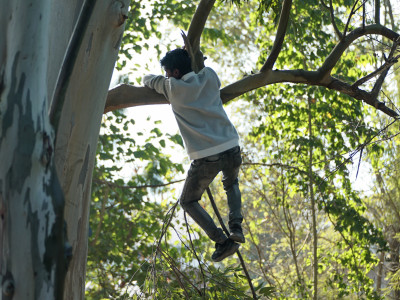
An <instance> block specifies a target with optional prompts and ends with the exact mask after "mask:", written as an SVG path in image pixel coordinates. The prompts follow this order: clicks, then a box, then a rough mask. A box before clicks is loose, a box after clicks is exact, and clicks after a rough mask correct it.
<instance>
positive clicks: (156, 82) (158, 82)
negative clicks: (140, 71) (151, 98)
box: [143, 75, 171, 101]
mask: <svg viewBox="0 0 400 300" xmlns="http://www.w3.org/2000/svg"><path fill="white" fill-rule="evenodd" d="M143 83H144V85H145V86H147V87H149V88H151V89H153V90H155V91H156V92H157V93H159V94H163V95H164V96H165V97H166V98H167V100H168V101H169V97H170V95H171V82H170V80H169V79H168V78H165V77H164V76H161V75H145V76H144V77H143Z"/></svg>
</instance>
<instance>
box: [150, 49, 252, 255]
mask: <svg viewBox="0 0 400 300" xmlns="http://www.w3.org/2000/svg"><path fill="white" fill-rule="evenodd" d="M160 63H161V66H162V67H163V68H164V70H165V72H166V76H165V77H164V76H162V75H146V76H144V78H143V82H144V85H145V86H147V87H149V88H151V89H154V90H155V91H157V92H158V93H160V94H163V95H164V96H165V97H166V98H167V100H168V102H169V103H170V104H171V107H172V110H173V112H174V115H175V118H176V121H177V123H178V127H179V130H180V133H181V135H182V138H183V141H184V144H185V149H186V151H187V153H188V155H189V158H190V159H191V160H192V163H191V165H190V168H189V170H188V173H187V177H186V180H185V184H184V187H183V190H182V194H181V196H180V198H179V202H180V204H181V206H182V208H183V209H184V210H185V212H186V213H188V214H189V216H190V217H191V218H192V219H193V220H194V221H195V222H196V223H197V224H198V225H199V226H200V227H201V228H202V229H203V230H204V231H205V232H206V234H207V235H208V236H209V238H210V239H211V240H213V241H214V242H215V248H216V249H215V252H214V253H213V254H212V257H211V258H212V260H213V261H216V262H217V261H221V260H223V259H224V258H226V257H228V256H230V255H232V254H233V253H235V252H236V250H237V249H238V248H239V244H237V243H236V242H239V243H244V242H245V238H244V235H243V231H242V226H241V223H242V221H243V216H242V214H241V193H240V190H239V183H238V173H239V168H240V165H241V163H242V158H241V152H240V147H239V136H238V134H237V132H236V129H235V127H234V126H233V125H232V123H231V122H230V120H229V118H228V116H227V114H226V112H225V110H224V108H223V106H222V100H221V97H220V91H219V89H220V86H221V82H220V80H219V78H218V75H217V74H216V73H215V72H214V70H212V69H211V68H209V67H204V68H203V69H202V70H201V71H200V72H199V73H198V74H196V73H195V72H193V71H192V67H191V60H190V57H189V54H188V52H187V51H186V50H184V49H175V50H172V51H169V52H167V54H166V55H165V56H164V57H163V58H162V59H161V61H160ZM221 171H222V174H223V178H222V183H223V186H224V190H225V192H226V195H227V202H228V207H229V230H230V235H229V237H227V236H226V235H225V234H224V232H223V230H222V229H221V228H218V227H217V226H216V225H215V223H214V221H213V219H212V218H211V216H210V215H209V214H208V213H207V212H206V211H205V210H204V209H203V208H202V207H201V206H200V204H199V201H200V199H201V196H202V194H203V192H204V191H205V190H206V188H207V187H208V186H209V184H210V183H211V182H212V181H213V180H214V178H215V177H216V175H217V174H218V173H219V172H221Z"/></svg>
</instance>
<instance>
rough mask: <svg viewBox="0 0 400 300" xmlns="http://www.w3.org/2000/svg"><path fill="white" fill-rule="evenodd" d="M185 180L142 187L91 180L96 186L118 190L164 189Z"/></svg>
mask: <svg viewBox="0 0 400 300" xmlns="http://www.w3.org/2000/svg"><path fill="white" fill-rule="evenodd" d="M184 180H185V179H179V180H175V181H170V182H167V183H161V184H144V185H136V186H133V185H121V184H116V183H113V182H109V181H105V180H100V179H93V182H95V183H98V184H105V185H107V186H109V187H113V188H119V189H145V188H159V187H164V186H168V185H171V184H175V183H178V182H182V181H184Z"/></svg>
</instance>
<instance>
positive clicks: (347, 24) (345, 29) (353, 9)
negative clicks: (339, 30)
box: [342, 0, 367, 38]
mask: <svg viewBox="0 0 400 300" xmlns="http://www.w3.org/2000/svg"><path fill="white" fill-rule="evenodd" d="M358 1H359V0H356V1H355V2H354V4H353V7H352V8H351V11H350V15H349V17H348V19H347V23H346V26H345V28H344V31H343V35H342V38H344V37H346V33H347V30H348V29H349V26H350V21H351V18H352V17H353V15H354V14H355V13H356V12H357V11H358V10H359V9H360V8H361V7H363V6H364V4H365V2H366V1H367V0H364V1H363V2H362V3H361V4H360V6H358V7H356V5H357V4H358ZM362 28H365V27H364V25H363V26H362Z"/></svg>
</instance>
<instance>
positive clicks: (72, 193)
mask: <svg viewBox="0 0 400 300" xmlns="http://www.w3.org/2000/svg"><path fill="white" fill-rule="evenodd" d="M128 5H129V2H128V1H126V0H125V1H117V0H101V1H100V0H99V1H97V2H96V5H95V7H94V11H93V13H92V16H91V19H90V21H89V25H88V28H87V30H86V33H85V36H84V39H83V43H82V47H81V49H80V51H79V54H78V58H77V61H76V64H75V67H74V70H73V73H72V80H71V81H70V83H69V86H68V90H67V93H66V98H65V103H64V106H63V110H62V115H61V119H60V123H59V130H58V132H57V142H56V148H55V155H56V166H57V171H58V175H59V178H60V182H61V185H62V189H63V191H64V194H65V199H66V205H65V214H64V216H65V220H66V222H67V233H68V241H69V242H70V243H71V245H72V253H73V255H72V260H71V263H70V266H69V269H68V274H67V277H66V281H65V292H64V299H68V300H71V299H83V298H84V289H85V273H86V257H87V246H88V242H87V241H88V223H89V222H88V219H89V205H90V194H91V181H92V171H93V167H94V160H95V154H96V148H97V140H98V134H99V128H100V123H101V118H102V115H103V111H104V105H105V100H106V95H107V91H108V88H109V84H110V80H111V75H112V72H113V69H114V65H115V61H116V59H117V57H118V50H119V46H120V42H121V39H122V34H123V30H124V26H123V24H124V20H125V16H126V15H127V9H128Z"/></svg>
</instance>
